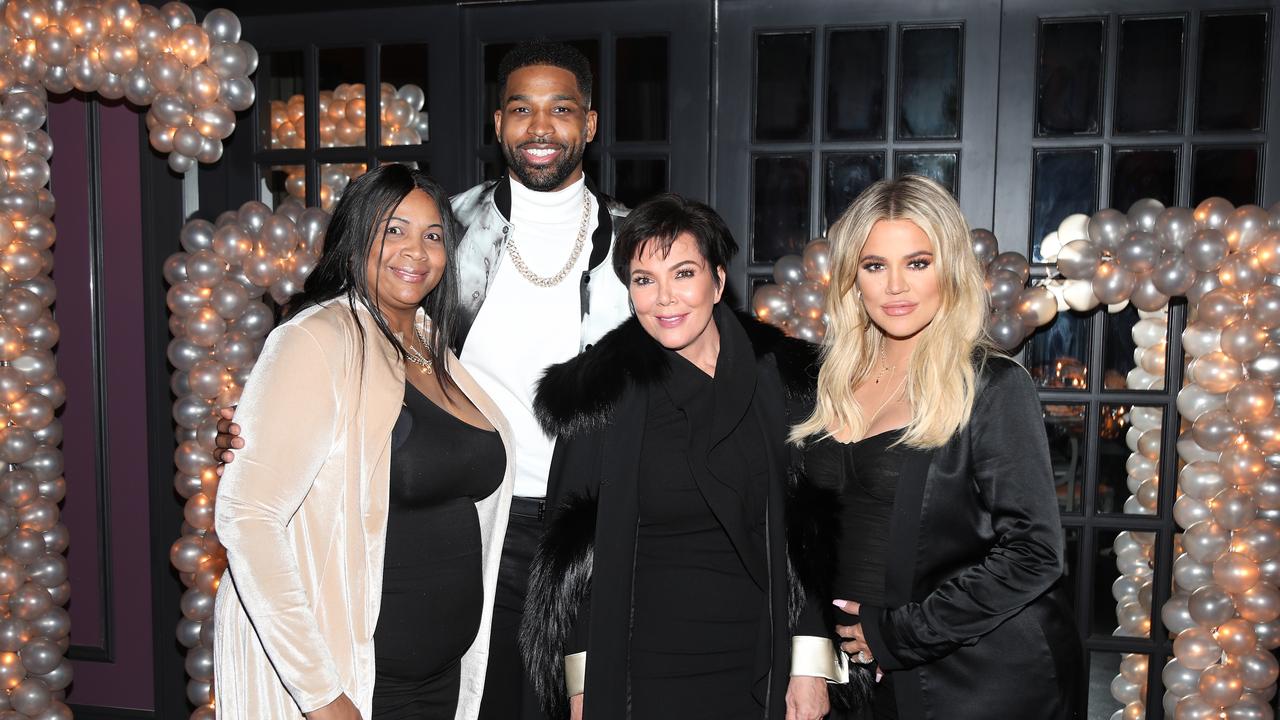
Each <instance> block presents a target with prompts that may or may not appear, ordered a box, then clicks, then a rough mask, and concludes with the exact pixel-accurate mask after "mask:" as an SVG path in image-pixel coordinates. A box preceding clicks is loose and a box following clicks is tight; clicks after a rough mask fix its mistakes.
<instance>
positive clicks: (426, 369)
mask: <svg viewBox="0 0 1280 720" xmlns="http://www.w3.org/2000/svg"><path fill="white" fill-rule="evenodd" d="M413 336H414V337H415V338H416V339H417V340H418V343H419V344H420V345H422V349H423V350H424V351H425V350H426V349H427V339H426V338H424V337H422V330H420V329H418V326H417V325H416V324H415V325H414V326H413ZM404 352H405V356H406V357H408V358H409V362H411V363H413V364H414V365H417V366H418V370H419V372H422V373H426V374H427V375H434V374H435V368H434V367H433V363H432V361H431V358H429V357H427V356H426V355H425V354H423V353H421V352H418V349H417V348H415V347H414V346H413V343H409V346H408V347H406V348H405V349H404Z"/></svg>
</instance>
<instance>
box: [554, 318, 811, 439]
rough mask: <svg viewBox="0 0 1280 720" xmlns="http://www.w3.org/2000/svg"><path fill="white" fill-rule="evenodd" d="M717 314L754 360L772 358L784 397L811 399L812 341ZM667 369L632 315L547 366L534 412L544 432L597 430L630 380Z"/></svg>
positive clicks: (645, 382) (648, 380)
mask: <svg viewBox="0 0 1280 720" xmlns="http://www.w3.org/2000/svg"><path fill="white" fill-rule="evenodd" d="M718 315H719V321H720V322H721V323H724V322H739V323H741V324H742V327H743V329H744V330H745V331H746V334H747V338H748V340H750V342H751V346H752V348H753V349H754V350H755V355H756V361H757V363H759V362H761V361H763V360H764V359H765V358H766V357H772V358H773V359H774V362H775V363H776V364H777V367H778V374H779V376H780V377H781V379H782V386H783V388H784V389H785V391H786V394H787V399H788V400H789V401H793V402H811V401H812V398H813V394H814V382H815V380H816V378H817V348H816V347H815V346H814V345H811V344H809V343H807V342H805V341H803V340H797V339H795V338H789V337H787V336H786V335H784V334H783V333H782V331H780V330H778V329H777V328H774V327H772V326H769V325H766V324H764V323H762V322H760V321H759V320H756V319H755V318H753V317H751V316H749V315H745V314H741V313H732V312H718ZM670 370H671V368H670V364H669V361H668V360H667V356H666V354H665V353H664V352H663V350H662V348H661V347H660V346H659V345H658V344H657V343H656V342H654V341H653V340H652V339H651V338H650V337H649V335H648V334H647V333H646V332H645V331H644V328H642V327H641V326H640V321H639V320H636V318H635V317H634V316H632V317H631V318H628V319H627V321H626V322H624V323H623V324H622V325H620V326H618V327H617V328H615V329H614V330H612V331H611V332H609V334H608V335H605V336H604V337H602V338H600V342H598V343H596V344H595V345H593V346H591V347H589V348H587V350H586V351H584V352H583V353H582V354H581V355H578V356H577V357H575V358H573V359H572V360H568V361H566V362H563V363H560V364H558V365H553V366H551V367H549V368H547V370H546V372H545V373H543V375H542V380H541V381H540V382H539V383H538V392H537V396H536V397H535V399H534V405H533V407H534V413H535V414H536V415H537V417H538V422H539V423H540V424H541V425H542V428H543V429H544V430H545V431H546V432H547V433H548V434H550V435H557V436H561V437H572V436H574V435H577V434H579V433H583V432H587V431H591V430H598V429H600V428H602V427H604V426H605V425H607V424H608V423H609V421H610V420H611V419H612V418H613V411H614V408H615V407H616V406H617V403H618V401H619V400H620V399H621V398H622V395H623V392H624V391H625V390H626V389H627V387H628V386H629V385H630V384H635V385H637V386H641V387H645V386H649V385H651V384H653V383H656V382H658V381H660V380H662V379H663V378H664V377H666V375H667V373H668V372H670Z"/></svg>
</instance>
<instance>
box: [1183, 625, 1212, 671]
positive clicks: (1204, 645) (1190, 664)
mask: <svg viewBox="0 0 1280 720" xmlns="http://www.w3.org/2000/svg"><path fill="white" fill-rule="evenodd" d="M1173 653H1174V655H1175V656H1176V657H1177V658H1178V662H1179V663H1181V664H1182V665H1183V666H1184V667H1186V668H1189V669H1191V670H1197V671H1200V670H1204V669H1205V668H1207V667H1209V666H1210V665H1213V664H1214V663H1215V662H1217V661H1218V659H1219V658H1221V657H1222V648H1221V647H1220V646H1219V645H1218V641H1217V640H1215V639H1214V637H1213V635H1212V634H1211V633H1210V632H1209V631H1208V630H1206V629H1204V628H1202V627H1193V628H1188V629H1187V630H1183V631H1182V632H1180V633H1178V637H1177V638H1176V639H1175V640H1174V641H1173Z"/></svg>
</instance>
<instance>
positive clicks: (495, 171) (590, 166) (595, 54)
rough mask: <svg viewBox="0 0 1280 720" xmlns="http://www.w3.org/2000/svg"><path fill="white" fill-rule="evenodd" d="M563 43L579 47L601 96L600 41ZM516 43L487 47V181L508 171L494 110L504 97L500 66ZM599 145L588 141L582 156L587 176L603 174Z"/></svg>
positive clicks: (483, 157)
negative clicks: (496, 126)
mask: <svg viewBox="0 0 1280 720" xmlns="http://www.w3.org/2000/svg"><path fill="white" fill-rule="evenodd" d="M563 42H564V43H565V44H566V45H572V46H573V47H575V48H577V49H578V51H579V52H581V53H582V54H583V55H584V56H586V58H587V62H588V63H589V64H590V65H591V96H592V97H593V98H598V97H600V41H599V40H597V39H595V38H586V39H582V40H565V41H563ZM515 46H516V44H515V43H491V44H488V45H485V46H484V95H483V98H482V101H483V103H484V104H483V105H482V106H481V107H480V117H482V118H484V132H483V133H481V142H482V143H483V145H482V146H481V147H480V148H479V152H478V153H477V154H478V155H479V158H480V162H481V163H482V165H483V167H482V173H483V175H484V179H485V180H492V179H494V178H497V177H501V175H502V173H503V172H504V171H505V170H506V160H505V159H503V157H502V151H501V149H499V147H498V145H497V140H496V138H495V136H494V128H493V111H494V110H497V109H498V107H499V106H500V105H501V104H502V103H501V98H499V97H498V96H499V94H500V93H501V92H502V88H500V87H498V65H499V64H500V63H501V62H502V58H503V57H504V56H505V55H506V54H507V53H508V52H509V51H510V50H511V49H512V48H514V47H515ZM596 145H597V143H588V144H587V152H586V156H585V157H584V159H583V165H584V167H585V169H586V172H587V175H589V176H591V177H592V178H599V177H600V172H599V170H600V158H599V151H597V150H596Z"/></svg>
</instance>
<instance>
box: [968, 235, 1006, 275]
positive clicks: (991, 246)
mask: <svg viewBox="0 0 1280 720" xmlns="http://www.w3.org/2000/svg"><path fill="white" fill-rule="evenodd" d="M969 240H970V242H971V243H972V245H973V254H974V255H977V256H978V262H979V263H981V265H982V266H983V267H986V266H987V265H988V264H990V263H991V261H992V260H994V259H995V257H996V254H997V253H998V252H1000V242H999V241H998V240H997V239H996V236H995V234H994V233H992V232H991V231H990V230H986V229H983V228H975V229H973V230H970V231H969Z"/></svg>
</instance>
